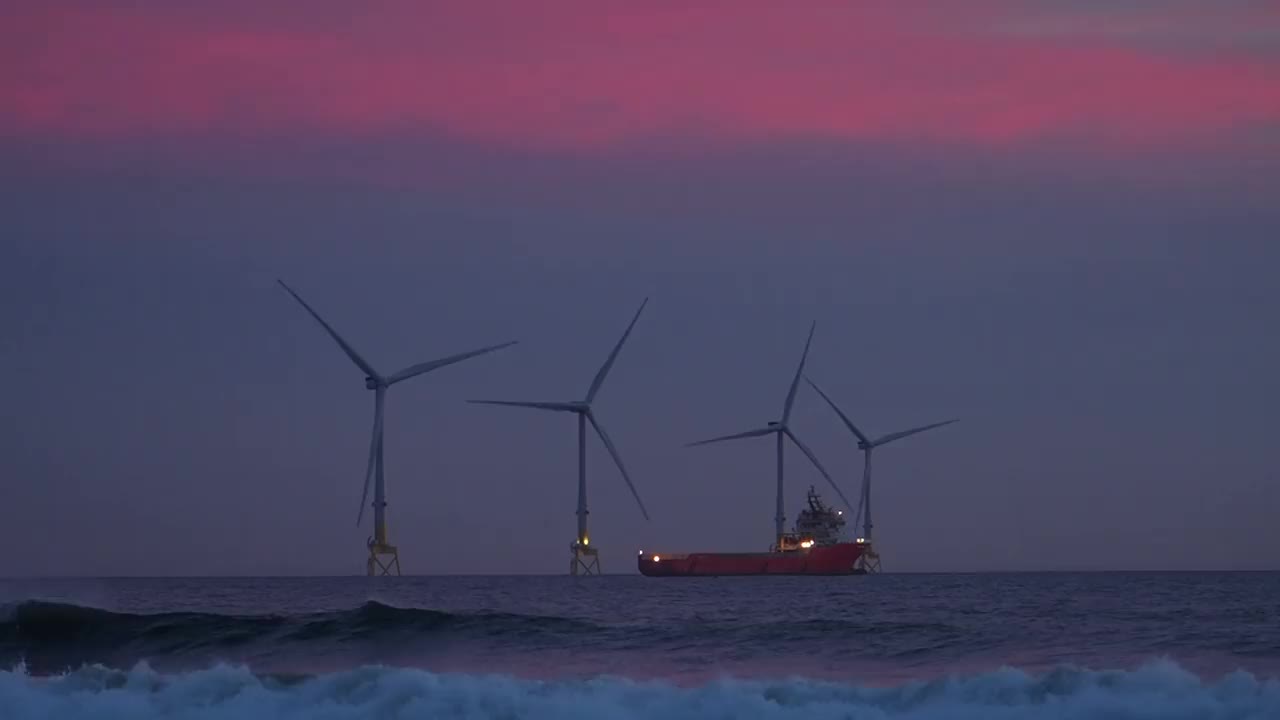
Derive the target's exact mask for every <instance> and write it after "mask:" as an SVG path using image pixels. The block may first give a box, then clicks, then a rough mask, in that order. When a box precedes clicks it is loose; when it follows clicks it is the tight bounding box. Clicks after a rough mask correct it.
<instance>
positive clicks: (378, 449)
mask: <svg viewBox="0 0 1280 720" xmlns="http://www.w3.org/2000/svg"><path fill="white" fill-rule="evenodd" d="M276 282H279V283H280V287H282V288H284V289H285V291H286V292H288V293H289V294H290V295H292V296H293V299H294V300H297V301H298V304H299V305H301V306H302V307H303V309H305V310H306V311H307V313H308V314H310V315H311V317H313V318H315V320H316V322H318V323H320V326H321V327H323V328H324V329H325V332H327V333H328V334H329V337H331V338H333V341H334V342H336V343H337V344H338V347H340V348H342V352H344V353H346V355H347V357H348V358H350V359H351V362H353V363H355V365H356V367H358V368H360V370H362V371H364V386H365V388H366V389H368V390H373V391H374V392H375V395H374V410H373V437H372V440H371V441H370V443H369V464H368V467H367V468H366V469H365V475H364V491H363V493H362V494H361V496H360V510H359V513H358V514H357V515H356V525H357V526H358V525H359V524H360V522H361V520H362V519H363V518H364V508H365V501H366V500H368V499H369V485H370V483H371V482H372V481H373V478H374V472H375V470H376V472H377V478H378V486H377V489H376V492H375V496H374V502H373V507H374V509H375V510H378V511H379V512H380V511H382V510H383V509H384V508H385V507H386V505H387V502H386V498H385V497H384V495H383V480H382V424H383V423H382V413H383V407H384V404H385V402H386V394H387V389H388V388H390V387H391V386H392V385H394V384H396V383H398V382H402V381H404V380H408V379H409V378H412V377H417V376H418V375H423V374H425V373H429V372H431V371H433V370H439V369H440V368H442V367H447V366H449V365H453V364H454V363H459V362H462V361H463V360H468V359H470V358H473V357H477V356H479V355H485V354H487V353H491V352H494V351H495V350H501V349H502V348H505V347H509V346H511V345H514V344H515V341H511V342H505V343H502V344H499V345H490V346H488V347H482V348H479V349H477V350H470V351H468V352H464V353H458V354H457V355H450V356H448V357H443V358H439V359H437V360H430V361H428V362H424V363H418V364H417V365H413V366H411V367H407V368H405V369H404V370H401V371H400V372H398V373H395V374H394V375H390V376H387V377H384V376H383V375H381V374H380V373H378V371H377V370H375V369H374V367H373V365H371V364H369V361H367V360H365V359H364V358H363V357H362V356H361V355H360V353H358V352H356V349H355V348H354V347H352V346H351V344H350V343H348V342H347V341H346V340H345V339H344V338H343V337H342V336H341V335H339V334H338V331H337V330H335V329H333V326H331V325H330V324H329V323H328V322H325V319H324V318H322V317H320V313H318V312H316V311H315V309H314V308H312V307H311V306H310V305H308V304H307V301H306V300H303V299H302V296H301V295H299V294H298V293H297V292H295V291H294V289H293V288H291V287H289V286H288V285H286V284H285V282H284V281H283V280H277V281H276ZM378 522H379V526H380V527H381V526H382V523H381V520H380V518H379V519H378ZM375 539H376V540H377V541H378V542H384V541H385V539H386V538H385V537H384V536H383V535H382V533H381V531H379V534H378V535H377V536H375Z"/></svg>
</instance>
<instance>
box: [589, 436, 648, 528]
mask: <svg viewBox="0 0 1280 720" xmlns="http://www.w3.org/2000/svg"><path fill="white" fill-rule="evenodd" d="M587 419H588V420H590V421H591V427H593V428H595V429H596V434H597V435H599V436H600V442H603V443H604V446H605V449H607V450H608V451H609V454H610V455H612V456H613V463H614V464H615V465H617V466H618V472H621V473H622V479H623V480H624V481H625V482H626V483H627V487H628V488H630V489H631V497H633V498H635V499H636V504H637V505H639V506H640V514H641V515H644V519H645V520H649V511H648V510H646V509H645V507H644V501H643V500H641V499H640V493H638V492H636V486H635V483H633V482H631V476H630V475H628V474H627V468H626V466H625V465H623V464H622V456H621V455H619V454H618V448H616V447H614V445H613V441H612V440H610V439H609V433H607V432H605V431H604V426H603V425H601V424H600V422H599V421H598V420H596V416H595V415H592V414H591V413H587Z"/></svg>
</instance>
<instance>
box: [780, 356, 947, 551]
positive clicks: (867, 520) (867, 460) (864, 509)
mask: <svg viewBox="0 0 1280 720" xmlns="http://www.w3.org/2000/svg"><path fill="white" fill-rule="evenodd" d="M804 379H805V380H806V381H807V382H808V383H809V385H810V386H811V387H812V388H813V389H814V390H816V391H817V393H818V394H819V395H821V396H822V399H823V400H826V401H827V404H828V405H830V406H831V409H832V410H835V411H836V415H839V416H840V420H841V421H843V422H844V426H845V427H847V428H849V432H851V433H853V434H854V436H855V437H857V438H858V449H859V450H861V451H862V497H861V498H859V500H858V512H857V514H856V515H855V516H854V525H855V526H856V525H857V522H858V519H859V518H860V519H861V520H862V541H863V542H865V543H866V544H867V545H868V546H869V547H868V549H867V552H865V553H863V555H862V560H861V562H862V563H863V567H864V569H866V570H867V571H868V572H879V571H880V555H879V554H878V553H876V552H875V550H874V548H875V546H874V545H873V544H872V542H871V528H872V524H871V451H872V450H874V449H876V448H878V447H880V446H881V445H888V444H889V443H891V442H893V441H895V440H901V439H902V438H905V437H910V436H911V435H915V434H917V433H922V432H924V431H926V430H932V429H934V428H940V427H942V426H943V425H950V424H951V423H954V422H960V419H959V418H954V419H951V420H944V421H942V422H936V423H932V424H929V425H921V426H920V427H916V428H911V429H910V430H899V431H898V432H892V433H889V434H888V435H882V436H880V437H878V438H876V439H874V440H872V439H871V438H869V437H867V436H866V435H865V434H863V432H862V431H861V430H859V429H858V427H857V426H856V425H854V424H853V421H852V420H850V419H849V416H848V415H845V414H844V411H842V410H841V409H840V407H839V406H837V405H836V403H835V401H834V400H832V399H831V398H830V396H828V395H827V394H826V393H825V392H823V391H822V388H820V387H818V384H817V383H815V382H814V381H813V379H812V378H810V377H809V376H807V375H806V376H805V378H804Z"/></svg>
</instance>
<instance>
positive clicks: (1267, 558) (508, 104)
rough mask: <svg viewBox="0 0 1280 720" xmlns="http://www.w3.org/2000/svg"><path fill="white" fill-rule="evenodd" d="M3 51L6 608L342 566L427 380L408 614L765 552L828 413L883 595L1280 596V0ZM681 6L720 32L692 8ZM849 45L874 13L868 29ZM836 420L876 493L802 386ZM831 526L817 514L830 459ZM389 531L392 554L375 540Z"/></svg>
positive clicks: (797, 490) (888, 10) (61, 32)
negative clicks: (381, 435)
mask: <svg viewBox="0 0 1280 720" xmlns="http://www.w3.org/2000/svg"><path fill="white" fill-rule="evenodd" d="M371 7H373V9H371V10H369V11H368V12H367V13H365V14H363V15H362V16H360V17H351V16H350V9H349V7H348V6H347V5H346V4H341V3H329V2H326V3H316V4H314V5H313V6H312V9H311V10H310V11H309V14H308V15H306V16H305V17H303V16H299V15H298V14H297V11H296V7H295V6H291V5H290V6H286V5H284V4H262V3H248V2H232V3H228V4H226V5H225V7H222V6H220V9H219V11H218V12H217V13H212V12H210V11H208V10H206V9H203V8H204V6H203V5H201V4H197V3H194V2H177V3H169V2H166V3H161V2H158V0H139V1H135V2H115V3H79V2H71V3H61V4H59V8H58V9H57V10H50V9H49V8H48V7H47V4H45V3H34V2H31V3H22V2H20V3H18V4H17V5H14V6H12V7H7V9H5V10H3V11H0V41H3V42H2V44H0V47H3V50H0V217H3V218H4V224H3V226H2V227H3V233H0V238H2V239H0V328H3V329H4V332H3V333H2V334H0V377H2V378H4V379H3V380H2V381H0V382H2V383H3V385H0V387H3V388H4V392H3V394H0V401H3V407H5V408H6V409H7V410H8V412H5V413H3V414H0V478H3V486H2V487H3V490H4V496H3V502H0V547H5V548H8V550H6V551H2V552H0V575H28V574H169V573H184V574H186V573H196V574H199V573H253V574H256V573H261V574H295V573H350V572H360V571H361V570H362V568H363V543H364V538H365V537H366V536H367V535H368V533H369V529H368V527H367V526H366V527H364V528H359V529H358V528H356V527H354V519H355V514H356V510H357V501H358V499H359V493H360V483H361V473H362V471H363V468H364V462H365V453H366V452H367V447H368V433H369V426H370V420H371V415H372V404H373V403H372V394H371V393H369V392H368V391H366V390H365V389H364V387H363V378H362V377H361V374H360V373H359V371H357V370H356V369H355V368H354V367H353V366H352V365H351V364H350V363H349V362H348V360H347V359H346V358H345V357H343V356H342V354H341V352H340V351H339V350H338V348H337V347H336V346H335V345H334V344H333V343H332V342H331V341H330V340H329V339H328V338H327V337H325V335H324V334H323V331H322V330H321V329H320V328H319V326H317V325H316V324H315V323H314V321H312V320H311V319H310V318H309V317H307V316H306V315H305V313H303V311H302V310H301V309H300V308H298V307H297V306H296V305H294V304H293V301H292V300H291V299H290V298H289V297H288V296H287V295H285V294H284V292H283V291H281V290H280V289H279V288H278V287H277V286H276V285H275V284H274V281H275V278H276V277H283V278H285V279H286V280H287V281H289V282H291V283H292V284H293V285H294V287H296V288H297V289H298V290H299V292H301V293H302V294H303V296H304V297H305V298H307V300H308V301H310V302H311V303H312V304H313V305H314V306H315V307H316V308H317V309H318V310H319V311H320V312H321V313H322V314H324V315H325V316H326V318H327V319H329V320H330V322H332V323H333V324H334V325H335V326H336V327H337V328H338V329H339V330H340V331H341V332H343V333H344V334H345V335H346V336H347V337H348V339H349V340H351V341H352V342H353V343H354V344H355V345H356V347H357V348H359V349H360V351H361V352H362V353H363V354H364V355H365V356H366V357H368V358H369V360H370V361H372V362H373V363H374V364H375V366H377V367H379V368H380V369H385V370H388V371H393V370H396V369H399V368H401V367H404V366H406V365H410V364H412V363H415V362H419V361H422V360H426V359H431V358H435V357H438V356H441V355H447V354H451V353H454V352H458V351H462V350H466V349H470V348H472V347H475V346H480V345H486V344H491V343H496V342H501V341H504V340H508V339H517V340H520V341H521V345H519V346H518V347H516V348H513V349H509V350H505V351H503V352H501V353H499V354H495V355H492V356H489V357H485V358H481V359H477V360H473V361H470V362H468V363H466V364H462V365H458V366H455V367H451V368H447V369H445V370H442V371H440V372H438V373H435V374H432V375H428V376H425V377H423V378H419V379H415V380H412V381H410V382H408V383H406V384H404V385H402V386H398V387H397V388H396V390H395V392H392V393H391V395H390V401H389V407H388V417H387V422H388V427H387V440H386V443H387V445H386V452H387V460H388V465H389V467H388V488H389V490H388V497H389V501H390V507H389V517H390V531H391V537H392V540H393V541H394V542H396V543H397V544H398V545H399V546H400V547H401V552H402V562H403V564H404V567H405V570H406V572H413V573H432V572H494V573H502V572H551V573H558V572H561V571H563V569H564V567H565V564H566V563H565V560H566V559H567V558H566V554H567V546H568V543H569V542H571V541H572V539H573V531H574V517H573V511H574V503H575V481H576V478H575V472H576V469H575V465H574V462H575V457H574V443H575V428H574V423H573V419H572V418H571V417H568V416H563V417H562V416H557V415H543V414H537V413H531V412H521V411H515V410H512V411H504V410H500V409H492V408H480V407H474V406H470V405H467V404H465V403H464V401H465V400H466V399H468V398H484V397H496V398H510V399H534V400H537V399H549V400H561V399H563V400H567V399H572V398H574V397H576V396H578V395H580V394H582V393H585V391H586V388H587V385H588V384H589V383H590V380H591V377H592V376H593V375H594V373H595V371H596V369H597V368H598V367H599V364H600V363H601V362H602V361H603V359H604V356H605V355H606V354H607V352H608V350H609V348H610V346H611V345H612V343H613V342H615V341H616V339H617V336H618V334H619V333H621V331H622V329H623V328H624V327H625V325H626V322H627V321H628V319H629V317H630V315H631V313H632V312H633V311H634V309H635V306H636V304H637V303H638V302H639V301H640V299H641V298H642V297H645V296H649V297H651V302H650V305H649V308H648V310H647V311H646V314H645V316H644V317H643V318H642V319H641V321H640V323H639V325H638V326H637V327H636V330H635V333H634V335H633V336H632V339H631V341H630V344H629V345H628V346H627V348H626V349H625V350H624V352H623V354H622V356H621V358H620V360H619V361H618V364H617V365H616V367H615V368H614V371H613V373H612V374H611V375H610V377H609V380H608V382H607V384H606V385H605V388H604V390H603V391H602V393H601V396H600V398H599V401H598V412H599V413H600V415H601V417H602V418H603V419H604V420H605V422H606V425H607V427H608V428H609V430H610V433H611V434H612V435H613V437H614V440H615V441H616V442H617V444H618V446H619V448H620V450H621V451H622V454H623V456H624V457H625V458H626V460H627V461H628V463H629V465H630V468H631V470H632V473H633V475H634V477H635V480H636V482H637V485H638V486H639V489H640V492H641V494H642V496H643V497H644V498H645V501H646V503H647V505H648V506H649V509H650V511H651V512H652V514H653V522H652V523H645V522H644V520H643V519H642V518H641V517H640V514H639V512H638V511H637V510H636V508H635V507H634V505H633V503H632V502H631V500H630V497H629V494H628V493H627V490H626V488H625V486H624V485H623V483H622V482H621V479H620V478H619V477H618V476H617V474H616V471H615V470H614V469H613V468H612V466H611V465H610V464H609V462H608V458H607V456H606V455H605V454H604V452H603V450H602V449H601V448H600V447H599V446H598V444H593V445H592V447H591V452H590V456H589V465H590V473H591V506H592V515H591V522H592V533H591V537H592V541H593V544H598V545H599V546H600V547H601V548H602V552H603V553H604V555H603V559H604V563H605V567H606V569H608V570H617V571H622V570H630V569H631V568H632V563H633V557H634V554H635V551H636V550H637V549H639V548H644V549H651V548H653V549H657V550H664V549H666V550H677V551H678V550H695V549H721V550H748V549H763V548H765V547H767V545H768V543H769V541H770V534H771V531H772V515H773V507H772V497H773V469H772V463H773V455H772V453H773V450H772V444H771V443H770V442H769V441H767V440H760V441H755V442H742V443H736V444H725V445H721V446H714V447H708V448H696V449H685V448H682V447H681V446H682V445H683V444H684V443H686V442H689V441H691V440H696V439H700V438H703V437H708V436H711V435H716V434H721V433H727V432H732V431H735V430H745V429H748V428H750V427H753V426H756V425H759V424H760V423H762V422H764V421H767V420H770V419H773V418H775V416H776V415H777V414H778V412H779V410H780V407H781V403H782V400H783V397H784V395H785V393H786V389H787V383H788V382H789V380H790V374H791V373H792V372H793V371H794V367H795V363H796V361H797V359H798V353H799V351H800V348H801V345H802V344H803V340H804V333H805V331H806V329H807V326H808V323H809V322H810V321H812V320H816V321H817V323H818V328H817V335H816V338H815V341H814V348H813V354H812V357H811V365H810V369H811V373H812V374H813V376H814V377H815V378H816V379H818V380H819V381H820V382H821V383H823V386H824V388H825V389H827V390H828V391H829V392H831V393H832V394H833V395H834V396H835V398H836V399H837V400H838V401H840V402H841V403H842V405H843V407H844V408H845V410H846V411H847V412H849V413H850V414H851V415H852V416H853V418H854V419H855V421H858V422H859V423H860V424H861V425H863V426H864V429H866V430H868V431H869V432H873V433H883V432H889V431H892V430H897V429H900V428H902V427H909V426H912V425H916V424H921V423H925V422H930V421H933V420H938V419H944V418H948V417H953V416H958V417H961V418H962V422H961V423H960V424H958V425H955V426H953V427H948V428H946V429H943V430H940V431H937V432H936V433H930V434H926V435H922V436H920V437H915V438H911V439H909V440H905V441H903V442H902V443H901V444H898V445H894V446H891V447H889V448H886V449H885V450H884V451H883V452H882V453H881V454H880V455H878V456H877V488H876V498H875V501H876V509H877V516H878V517H877V530H878V541H879V544H880V545H881V553H882V555H883V557H884V560H885V565H886V568H887V569H892V570H904V571H905V570H987V569H1067V568H1162V569H1163V568H1169V569H1176V568H1183V567H1193V568H1272V569H1274V568H1277V567H1280V537H1278V536H1277V531H1276V530H1275V526H1274V519H1273V518H1274V515H1275V510H1276V508H1277V507H1280V470H1277V469H1276V453H1275V450H1274V447H1275V444H1274V441H1273V439H1272V438H1271V435H1272V434H1273V432H1274V429H1275V427H1276V421H1275V418H1274V410H1275V408H1276V407H1277V406H1280V376H1278V375H1277V373H1276V368H1277V367H1280V336H1278V334H1277V332H1276V330H1275V328H1277V327H1280V283H1277V281H1276V277H1277V273H1278V272H1280V271H1278V270H1277V267H1278V266H1280V243H1278V242H1277V238H1278V237H1280V207H1277V204H1276V202H1275V197H1276V196H1277V190H1278V189H1280V10H1278V9H1277V5H1276V4H1275V3H1274V2H1247V1H1234V2H1207V1H1206V2H1192V1H1190V0H1185V1H1183V0H1179V1H1177V2H1165V3H1155V2H1142V1H1139V0H1133V1H1131V2H1120V3H1115V2H1108V3H1102V2H1083V3H1082V2H1065V1H1062V2H1058V1H1054V0H1027V1H1025V2H1012V1H995V0H993V1H990V2H987V1H984V2H976V3H972V4H968V3H966V4H964V6H963V10H961V9H960V5H958V4H955V3H945V2H941V0H939V1H938V2H926V3H918V4H913V5H912V6H911V7H912V8H913V9H910V10H905V9H903V7H902V5H901V4H899V3H887V2H885V3H879V2H872V3H858V4H850V3H834V2H833V3H814V4H813V5H812V6H810V7H807V8H806V9H805V10H804V11H797V10H793V11H792V12H790V13H783V12H781V11H779V10H778V9H777V8H778V7H779V6H778V5H777V4H776V3H763V2H748V3H733V4H729V3H724V2H707V3H700V4H696V5H690V4H676V3H670V4H657V5H653V6H652V7H651V6H649V5H645V6H644V8H643V9H637V7H638V6H636V5H634V4H632V3H622V2H591V3H581V2H573V3H569V2H565V3H559V2H557V3H550V4H548V5H546V6H545V8H544V9H542V10H540V11H539V12H537V13H531V12H530V10H529V8H531V7H532V6H530V5H527V4H516V3H502V2H482V3H471V4H466V5H465V8H467V9H459V8H463V7H464V5H463V4H456V5H450V6H446V5H444V4H433V3H410V2H392V3H378V4H376V5H375V6H371ZM677 8H679V9H677ZM854 8H856V9H854ZM794 423H795V427H796V429H797V431H798V432H800V433H801V435H802V437H804V438H805V439H806V440H807V441H808V442H809V444H810V445H811V446H813V447H814V449H815V450H816V451H817V453H818V454H819V455H820V457H821V458H822V459H823V460H824V462H825V463H826V464H827V465H828V467H830V468H831V469H832V470H833V471H835V472H836V473H837V476H838V479H839V481H840V482H841V483H842V485H843V487H844V488H845V491H846V494H848V495H850V496H853V495H854V494H855V492H856V488H857V481H856V478H857V475H858V473H859V471H860V465H859V463H860V459H859V458H858V457H857V454H856V450H855V447H854V445H853V443H852V440H851V438H850V437H848V435H847V433H846V432H845V431H844V430H843V429H842V428H841V427H840V426H839V425H838V424H837V422H836V420H835V418H834V417H833V416H832V414H831V413H830V412H829V410H827V409H826V408H825V407H823V406H822V405H821V404H820V401H819V399H818V398H817V397H816V396H815V395H814V394H813V393H812V392H810V391H808V390H807V389H805V390H802V392H801V395H800V399H799V402H798V406H797V411H796V418H795V421H794ZM788 468H789V469H788V472H789V480H790V483H789V488H788V504H789V509H790V510H792V511H793V510H794V509H795V508H796V507H798V505H799V504H800V503H801V501H802V499H803V494H804V490H805V489H806V488H807V487H808V485H809V484H811V483H820V482H821V480H820V478H819V477H818V476H817V475H816V473H814V472H812V471H811V469H810V468H808V467H806V465H805V464H804V463H803V460H802V458H800V457H798V456H797V455H796V454H795V453H792V457H791V459H790V462H789V464H788ZM366 521H367V520H366Z"/></svg>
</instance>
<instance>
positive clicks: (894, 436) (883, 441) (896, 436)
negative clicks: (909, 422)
mask: <svg viewBox="0 0 1280 720" xmlns="http://www.w3.org/2000/svg"><path fill="white" fill-rule="evenodd" d="M954 422H960V418H955V419H952V420H944V421H942V422H939V423H933V424H932V425H923V426H921V427H918V428H911V429H910V430H901V431H899V432H896V433H889V434H888V435H885V436H884V437H882V438H877V439H876V441H875V442H874V443H872V445H874V446H876V447H880V446H881V445H887V444H889V443H891V442H893V441H894V440H901V439H902V438H904V437H909V436H911V435H915V434H916V433H922V432H924V431H925V430H932V429H934V428H940V427H942V426H943V425H950V424H951V423H954Z"/></svg>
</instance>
